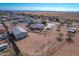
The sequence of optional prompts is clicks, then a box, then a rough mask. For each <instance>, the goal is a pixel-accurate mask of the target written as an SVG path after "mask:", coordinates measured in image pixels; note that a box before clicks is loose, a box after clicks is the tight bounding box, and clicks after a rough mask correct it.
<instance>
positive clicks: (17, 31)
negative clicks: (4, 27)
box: [12, 27, 27, 34]
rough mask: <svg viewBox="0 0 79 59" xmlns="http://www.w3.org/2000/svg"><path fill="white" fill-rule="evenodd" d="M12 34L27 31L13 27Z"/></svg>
mask: <svg viewBox="0 0 79 59" xmlns="http://www.w3.org/2000/svg"><path fill="white" fill-rule="evenodd" d="M12 32H13V34H19V33H21V32H27V31H26V30H24V29H23V28H21V27H15V28H14V29H13V30H12Z"/></svg>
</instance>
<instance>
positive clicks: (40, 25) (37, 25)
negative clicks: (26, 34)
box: [31, 24, 44, 28]
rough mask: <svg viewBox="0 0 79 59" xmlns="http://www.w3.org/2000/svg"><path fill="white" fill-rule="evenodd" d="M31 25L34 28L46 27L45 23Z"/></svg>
mask: <svg viewBox="0 0 79 59" xmlns="http://www.w3.org/2000/svg"><path fill="white" fill-rule="evenodd" d="M31 27H32V28H42V27H44V25H43V24H31Z"/></svg>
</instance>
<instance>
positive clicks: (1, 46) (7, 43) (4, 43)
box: [0, 43, 8, 47]
mask: <svg viewBox="0 0 79 59" xmlns="http://www.w3.org/2000/svg"><path fill="white" fill-rule="evenodd" d="M5 45H8V43H4V44H1V45H0V47H2V46H5Z"/></svg>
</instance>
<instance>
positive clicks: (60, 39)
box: [57, 33, 64, 42]
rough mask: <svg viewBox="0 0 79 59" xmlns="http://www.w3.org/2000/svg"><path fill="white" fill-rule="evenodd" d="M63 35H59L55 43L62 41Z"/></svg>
mask: <svg viewBox="0 0 79 59" xmlns="http://www.w3.org/2000/svg"><path fill="white" fill-rule="evenodd" d="M63 36H64V35H63V33H59V34H58V37H57V41H59V42H61V41H62V40H63Z"/></svg>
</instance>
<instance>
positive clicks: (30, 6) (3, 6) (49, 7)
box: [0, 3, 79, 12]
mask: <svg viewBox="0 0 79 59" xmlns="http://www.w3.org/2000/svg"><path fill="white" fill-rule="evenodd" d="M0 10H15V11H16V10H20V11H23V10H25V11H73V12H74V11H78V12H79V3H0Z"/></svg>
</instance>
